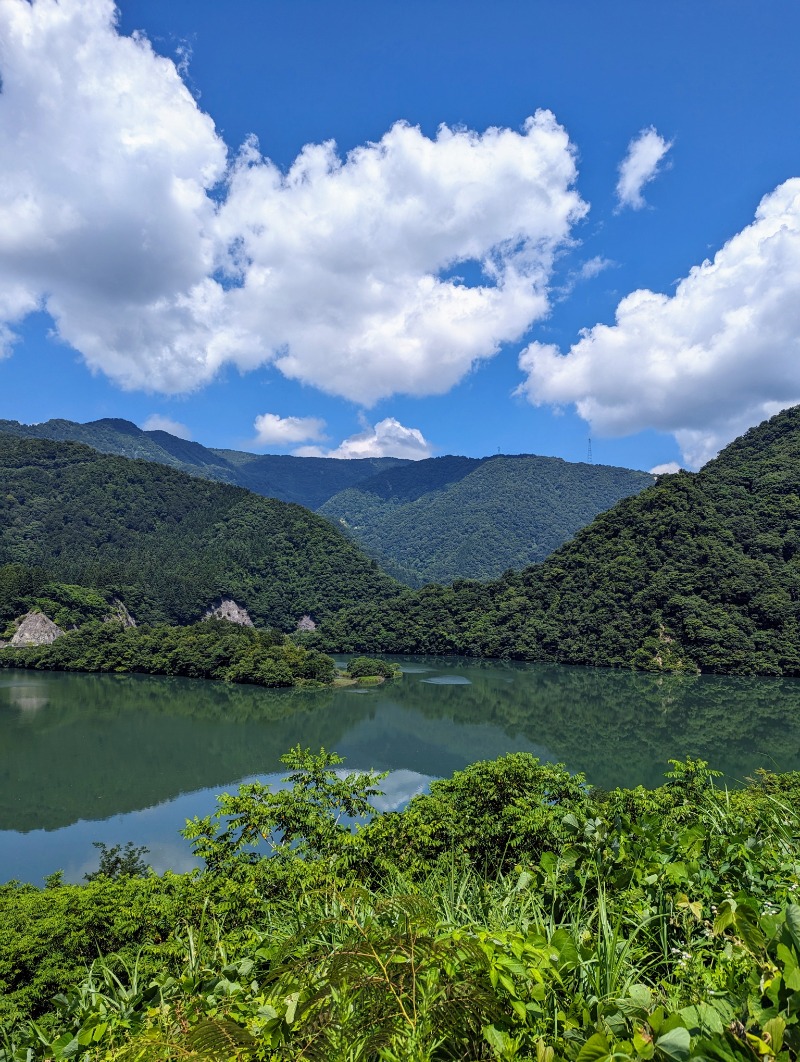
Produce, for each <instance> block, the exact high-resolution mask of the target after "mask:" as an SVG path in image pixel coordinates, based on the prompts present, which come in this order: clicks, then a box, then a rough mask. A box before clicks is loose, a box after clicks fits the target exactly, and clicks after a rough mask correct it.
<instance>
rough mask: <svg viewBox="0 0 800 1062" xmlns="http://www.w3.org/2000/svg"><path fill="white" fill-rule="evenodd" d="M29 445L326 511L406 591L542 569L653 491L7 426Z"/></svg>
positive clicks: (513, 471)
mask: <svg viewBox="0 0 800 1062" xmlns="http://www.w3.org/2000/svg"><path fill="white" fill-rule="evenodd" d="M0 431H5V432H9V433H11V434H13V435H17V436H21V437H25V438H45V439H54V440H68V441H72V442H82V443H85V444H86V445H88V446H92V447H94V449H96V450H99V451H100V452H101V453H110V454H118V455H120V456H122V457H134V458H142V459H144V460H147V461H157V462H159V463H160V464H164V465H168V466H170V467H172V468H178V469H180V470H181V471H184V472H188V473H189V474H190V475H193V476H202V477H204V478H206V479H212V480H218V481H221V482H223V483H232V484H236V485H238V486H241V487H246V488H247V489H248V490H252V491H254V492H255V493H256V494H262V495H264V496H265V497H272V498H278V499H280V500H281V501H291V502H297V503H298V504H299V505H304V506H306V508H309V509H314V510H317V511H319V512H321V513H322V514H323V515H324V516H326V517H327V518H328V519H330V520H332V521H333V522H334V523H336V524H337V525H338V526H339V527H341V528H342V529H343V530H345V531H346V532H347V534H349V535H350V536H351V537H352V538H353V539H355V541H356V542H358V544H359V545H360V546H361V547H362V548H363V549H364V550H365V551H366V552H367V553H369V555H370V556H372V557H374V558H375V559H377V560H378V562H379V563H380V564H381V565H382V566H383V567H384V568H385V569H386V570H387V571H389V572H391V573H392V574H393V575H395V576H396V577H397V578H399V579H401V580H402V581H404V582H406V583H408V584H410V585H412V586H420V585H422V584H423V583H426V582H430V581H433V580H439V581H448V580H451V579H455V578H460V577H462V578H480V579H488V578H492V577H495V576H497V575H500V574H501V573H502V572H504V571H505V570H506V569H507V568H521V567H524V566H525V565H526V564H530V563H532V562H535V561H540V560H543V559H544V558H545V557H546V556H547V555H548V554H549V553H551V552H552V551H553V550H554V549H555V548H556V547H558V546H560V545H561V544H562V543H563V542H566V541H567V540H568V539H569V538H571V536H572V535H574V534H575V532H576V531H578V530H579V529H580V528H581V527H583V526H585V525H586V524H587V523H588V522H589V521H590V520H591V519H592V518H593V517H594V516H596V515H597V514H598V513H600V512H602V511H603V510H605V509H607V508H609V507H610V506H611V505H613V504H614V503H615V502H617V501H619V499H620V498H624V497H627V496H628V495H630V494H635V493H637V492H638V491H640V490H643V489H644V488H645V487H646V486H648V485H649V484H650V483H652V481H653V480H652V477H651V476H649V475H648V474H647V473H644V472H633V471H631V470H629V469H623V468H612V467H608V466H604V465H587V464H570V463H569V462H566V461H562V460H560V459H559V458H548V457H535V456H532V455H530V454H520V455H517V456H512V457H500V456H498V457H491V458H469V457H436V458H430V459H428V460H424V461H406V460H401V459H399V458H392V457H384V458H364V459H360V460H341V459H336V458H329V457H328V458H326V457H291V456H288V455H276V454H251V453H247V452H244V451H240V450H214V449H209V448H207V447H205V446H202V445H201V444H200V443H196V442H187V441H186V440H184V439H180V438H178V437H177V436H175V435H170V434H169V433H168V432H165V431H142V429H141V428H138V427H137V426H136V425H135V424H132V423H131V422H130V421H127V420H117V419H106V420H95V421H90V422H89V423H88V424H76V423H74V422H73V421H68V420H49V421H46V422H45V423H44V424H32V425H28V424H19V423H18V422H17V421H10V420H5V421H3V420H0Z"/></svg>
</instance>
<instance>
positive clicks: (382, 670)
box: [347, 656, 397, 678]
mask: <svg viewBox="0 0 800 1062" xmlns="http://www.w3.org/2000/svg"><path fill="white" fill-rule="evenodd" d="M396 673H397V668H395V667H394V666H393V665H392V664H389V663H388V662H387V661H386V660H373V659H372V658H371V657H369V656H357V657H355V658H354V659H353V660H350V661H349V662H348V664H347V674H348V675H349V676H350V677H351V678H373V677H375V676H377V677H379V678H394V676H395V674H396Z"/></svg>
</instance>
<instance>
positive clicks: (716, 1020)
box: [680, 1003, 723, 1036]
mask: <svg viewBox="0 0 800 1062" xmlns="http://www.w3.org/2000/svg"><path fill="white" fill-rule="evenodd" d="M680 1015H681V1017H682V1018H683V1020H684V1022H685V1023H686V1028H687V1029H688V1030H689V1032H690V1033H694V1035H695V1036H699V1035H701V1034H705V1035H708V1034H709V1033H721V1032H722V1029H723V1025H722V1019H721V1018H720V1016H719V1013H718V1012H717V1011H716V1010H715V1009H714V1007H712V1006H711V1005H710V1004H708V1003H696V1004H695V1005H694V1006H691V1007H684V1008H683V1010H682V1011H681V1012H680Z"/></svg>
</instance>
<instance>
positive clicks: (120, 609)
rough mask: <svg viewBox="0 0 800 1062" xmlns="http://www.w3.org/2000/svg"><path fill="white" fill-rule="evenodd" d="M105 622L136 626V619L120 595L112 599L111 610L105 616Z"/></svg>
mask: <svg viewBox="0 0 800 1062" xmlns="http://www.w3.org/2000/svg"><path fill="white" fill-rule="evenodd" d="M103 623H119V624H120V625H121V626H122V627H135V626H136V620H135V619H134V618H133V616H132V615H131V614H130V612H128V610H127V609H126V608H125V606H124V605H123V603H122V602H121V601H120V600H119V598H118V597H115V598H113V599H112V601H111V611H110V612H109V614H108V615H107V616H103Z"/></svg>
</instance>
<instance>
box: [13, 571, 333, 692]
mask: <svg viewBox="0 0 800 1062" xmlns="http://www.w3.org/2000/svg"><path fill="white" fill-rule="evenodd" d="M71 589H79V588H71ZM3 667H22V668H41V669H44V670H48V671H113V672H116V673H118V674H119V673H136V672H138V673H141V674H149V675H181V676H183V677H185V678H208V679H224V680H225V681H227V682H245V683H252V684H253V685H256V686H272V687H275V686H302V685H306V686H314V685H326V684H329V683H331V682H332V681H333V679H334V675H335V668H334V664H333V660H331V658H330V657H329V656H325V655H323V654H322V653H320V652H317V650H315V649H303V648H302V647H300V646H298V645H294V644H293V643H292V642H290V641H289V640H288V639H285V638H284V636H283V635H282V634H281V633H280V632H279V631H273V630H266V631H258V630H255V629H254V628H253V627H244V626H240V625H239V624H236V623H229V622H228V621H227V620H205V621H203V622H202V623H195V624H193V625H191V626H189V627H169V626H157V627H132V628H131V627H121V626H120V625H119V624H117V623H100V622H96V621H95V622H91V623H86V624H84V626H82V627H80V628H79V629H78V630H75V631H70V632H69V633H67V634H65V635H63V637H60V638H57V639H56V640H55V641H54V642H53V643H52V644H51V645H39V646H28V647H23V648H19V649H14V648H6V649H4V650H2V652H0V668H3Z"/></svg>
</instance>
